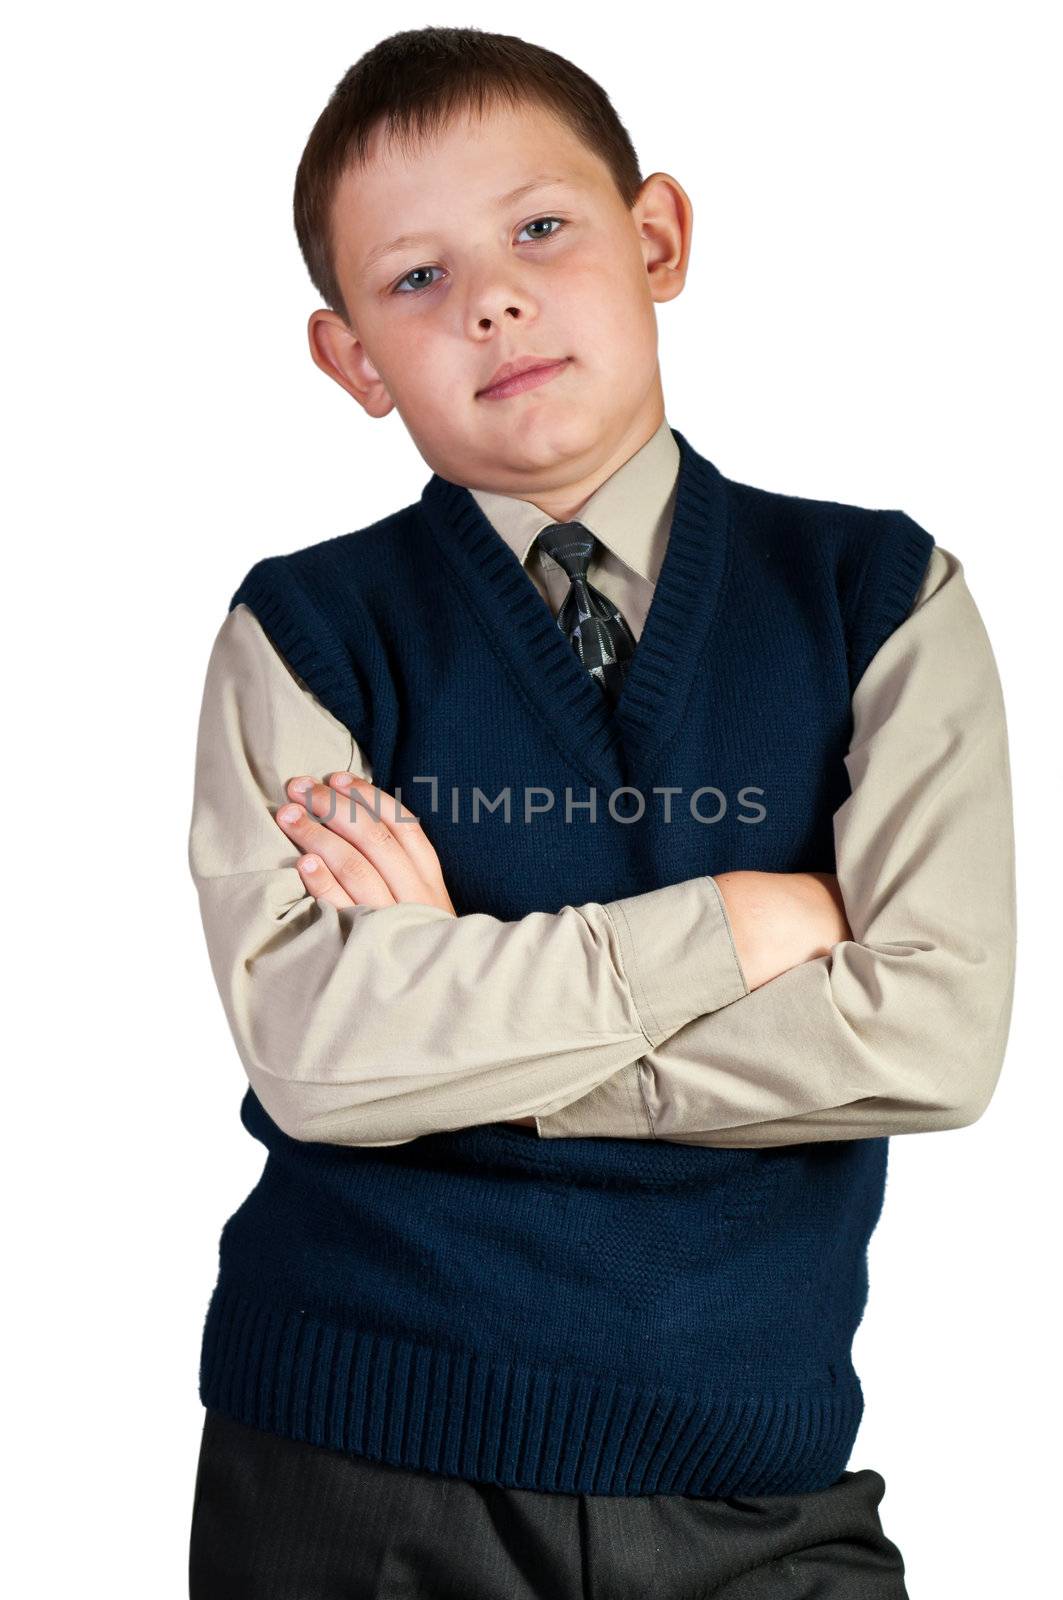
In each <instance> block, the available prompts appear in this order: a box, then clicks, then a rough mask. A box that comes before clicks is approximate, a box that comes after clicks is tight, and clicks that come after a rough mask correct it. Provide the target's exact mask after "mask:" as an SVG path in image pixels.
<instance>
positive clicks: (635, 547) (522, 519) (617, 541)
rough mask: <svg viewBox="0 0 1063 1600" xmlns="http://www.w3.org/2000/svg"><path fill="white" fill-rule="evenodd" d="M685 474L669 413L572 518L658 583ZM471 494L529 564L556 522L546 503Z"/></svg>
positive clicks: (481, 491)
mask: <svg viewBox="0 0 1063 1600" xmlns="http://www.w3.org/2000/svg"><path fill="white" fill-rule="evenodd" d="M678 475H679V447H678V445H677V444H676V442H675V438H674V436H673V434H672V430H671V428H670V426H669V424H668V420H667V418H662V420H661V424H660V426H659V427H658V428H657V430H656V432H655V433H653V434H652V435H651V436H650V438H649V439H647V440H646V443H645V444H644V445H642V446H640V448H639V449H638V450H636V451H635V454H634V455H633V456H629V457H628V459H627V460H626V461H625V462H624V463H623V464H622V465H621V466H619V467H617V469H616V471H615V472H613V473H611V474H610V476H609V477H608V478H606V480H605V482H604V483H600V484H599V485H598V487H597V489H595V491H594V493H593V494H592V495H591V496H590V497H589V499H587V500H586V501H585V502H584V504H583V507H582V509H581V510H580V511H578V512H577V513H576V514H575V516H573V517H571V518H570V519H569V520H570V521H573V522H575V521H578V522H581V523H583V525H584V527H586V528H589V529H590V531H591V533H593V534H594V535H595V537H596V538H597V539H600V540H601V542H602V544H603V545H605V547H606V548H607V549H608V550H610V551H612V553H613V555H615V556H618V557H619V559H620V560H621V561H623V562H625V563H626V564H627V565H628V566H629V567H631V569H632V570H633V571H634V572H637V573H638V574H639V576H640V577H643V578H647V579H649V581H650V582H651V583H656V582H657V576H658V573H659V572H660V570H661V563H662V562H663V560H664V553H665V549H666V547H667V544H668V530H669V528H670V526H671V522H672V512H673V510H674V507H675V487H676V479H677V477H678ZM469 493H470V494H471V495H472V497H473V499H474V500H475V501H476V503H477V505H478V506H479V507H480V509H481V511H482V512H483V514H484V516H485V517H486V518H487V520H488V522H490V523H491V525H492V527H494V528H495V529H496V530H497V532H498V533H499V535H500V536H501V538H502V539H504V540H505V542H506V544H507V545H508V546H509V548H510V549H511V550H512V551H513V554H514V555H515V556H516V557H517V559H518V560H519V561H520V562H521V564H522V565H523V564H524V563H526V562H527V559H528V555H529V552H530V551H531V548H532V545H533V544H534V542H535V539H536V536H537V535H538V534H540V533H541V532H542V530H543V529H544V528H546V527H549V526H550V524H551V523H552V522H554V521H556V518H554V517H551V516H549V515H548V514H547V513H546V512H545V511H544V510H543V509H542V507H541V506H537V505H535V504H534V503H533V502H532V501H531V500H520V499H518V498H517V497H516V496H515V495H508V494H494V493H493V492H491V491H489V490H486V489H470V490H469Z"/></svg>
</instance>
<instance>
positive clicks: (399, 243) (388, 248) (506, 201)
mask: <svg viewBox="0 0 1063 1600" xmlns="http://www.w3.org/2000/svg"><path fill="white" fill-rule="evenodd" d="M567 181H568V180H567V179H566V178H551V177H542V178H531V179H529V181H528V182H527V183H521V184H518V185H517V187H516V188H515V189H510V190H509V192H508V194H500V195H498V196H497V198H496V199H495V205H496V206H508V205H512V204H513V202H514V200H519V199H520V198H521V197H522V196H523V195H526V194H530V193H531V192H532V190H533V189H545V188H546V187H547V185H548V184H558V183H566V182H567ZM428 237H429V236H428V234H426V233H400V234H399V236H398V238H397V239H391V240H389V241H388V243H387V244H381V245H377V247H376V249H375V250H370V252H369V254H368V255H367V256H366V258H365V260H364V262H363V263H362V270H363V271H364V272H368V270H369V268H370V267H372V266H374V265H375V264H376V262H378V261H380V260H381V259H382V258H383V257H384V256H389V255H391V253H392V251H393V250H405V249H406V247H407V246H408V245H414V244H420V243H421V242H422V240H425V239H427V238H428Z"/></svg>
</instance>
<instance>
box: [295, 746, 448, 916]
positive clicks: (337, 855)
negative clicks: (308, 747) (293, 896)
mask: <svg viewBox="0 0 1063 1600" xmlns="http://www.w3.org/2000/svg"><path fill="white" fill-rule="evenodd" d="M285 787H286V789H287V793H288V796H289V798H290V799H291V800H293V801H296V802H297V804H295V805H285V806H281V808H280V809H279V810H278V812H277V815H276V822H277V825H278V827H280V828H282V829H283V831H284V832H285V833H286V834H287V836H288V838H289V839H291V841H292V843H293V844H294V845H296V847H297V848H298V849H300V850H302V851H305V852H307V854H305V855H303V856H301V857H300V859H299V860H298V861H297V862H296V867H297V868H298V872H299V876H300V877H301V878H302V880H303V883H304V884H305V885H306V887H307V889H308V891H309V892H310V894H312V895H313V896H314V899H315V900H323V901H324V902H325V903H326V904H328V905H330V906H376V907H380V906H393V905H398V904H399V902H400V901H405V900H413V901H416V902H417V904H418V905H425V906H438V907H439V908H440V910H442V911H449V913H450V915H451V916H452V917H453V916H456V915H457V913H456V912H455V910H454V907H453V905H452V903H451V899H450V896H449V894H448V893H447V887H446V884H445V883H444V882H443V873H442V870H441V868H440V865H439V857H438V856H437V855H436V853H435V850H434V849H433V847H432V844H431V842H430V841H429V839H428V836H427V835H426V834H425V832H424V830H423V828H422V827H421V824H420V823H419V822H418V820H417V818H416V817H415V816H414V814H413V812H412V811H409V810H407V808H406V807H405V806H404V805H402V803H401V802H400V801H398V800H396V799H395V798H394V796H393V795H389V794H388V793H387V792H386V791H385V790H383V789H377V788H376V787H375V786H374V785H373V784H371V783H367V782H366V780H365V779H364V778H358V777H354V776H353V775H352V774H351V773H349V772H334V773H332V774H331V776H330V778H329V781H328V783H327V784H326V783H318V782H316V781H315V780H314V779H313V778H307V777H299V778H292V779H290V780H289V782H288V783H287V784H286V786H285Z"/></svg>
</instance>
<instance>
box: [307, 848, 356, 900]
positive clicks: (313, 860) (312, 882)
mask: <svg viewBox="0 0 1063 1600" xmlns="http://www.w3.org/2000/svg"><path fill="white" fill-rule="evenodd" d="M295 865H296V867H297V869H298V872H299V876H300V878H302V880H303V882H304V884H305V885H306V887H307V889H308V890H309V892H310V893H311V894H312V895H313V897H314V899H315V900H320V901H322V902H323V903H324V904H325V905H329V906H353V905H357V903H358V902H357V901H356V900H352V899H351V897H350V895H349V894H348V893H347V891H346V889H344V888H342V887H341V885H340V884H338V883H337V882H336V880H335V878H334V877H333V876H332V873H331V872H330V871H329V869H328V867H326V865H325V863H324V862H323V861H322V859H321V857H320V856H300V858H299V860H298V861H297V862H296V863H295Z"/></svg>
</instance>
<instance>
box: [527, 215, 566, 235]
mask: <svg viewBox="0 0 1063 1600" xmlns="http://www.w3.org/2000/svg"><path fill="white" fill-rule="evenodd" d="M540 222H556V223H557V227H556V228H554V229H553V230H552V232H550V233H537V234H536V235H535V238H536V239H552V238H553V236H554V234H555V233H560V232H561V229H562V228H563V227H564V226H565V223H564V221H563V219H562V218H561V217H536V218H535V219H534V221H532V222H526V223H525V224H524V228H522V229H521V230H520V231H521V233H523V232H524V230H525V228H537V227H538V226H539V224H540Z"/></svg>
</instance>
